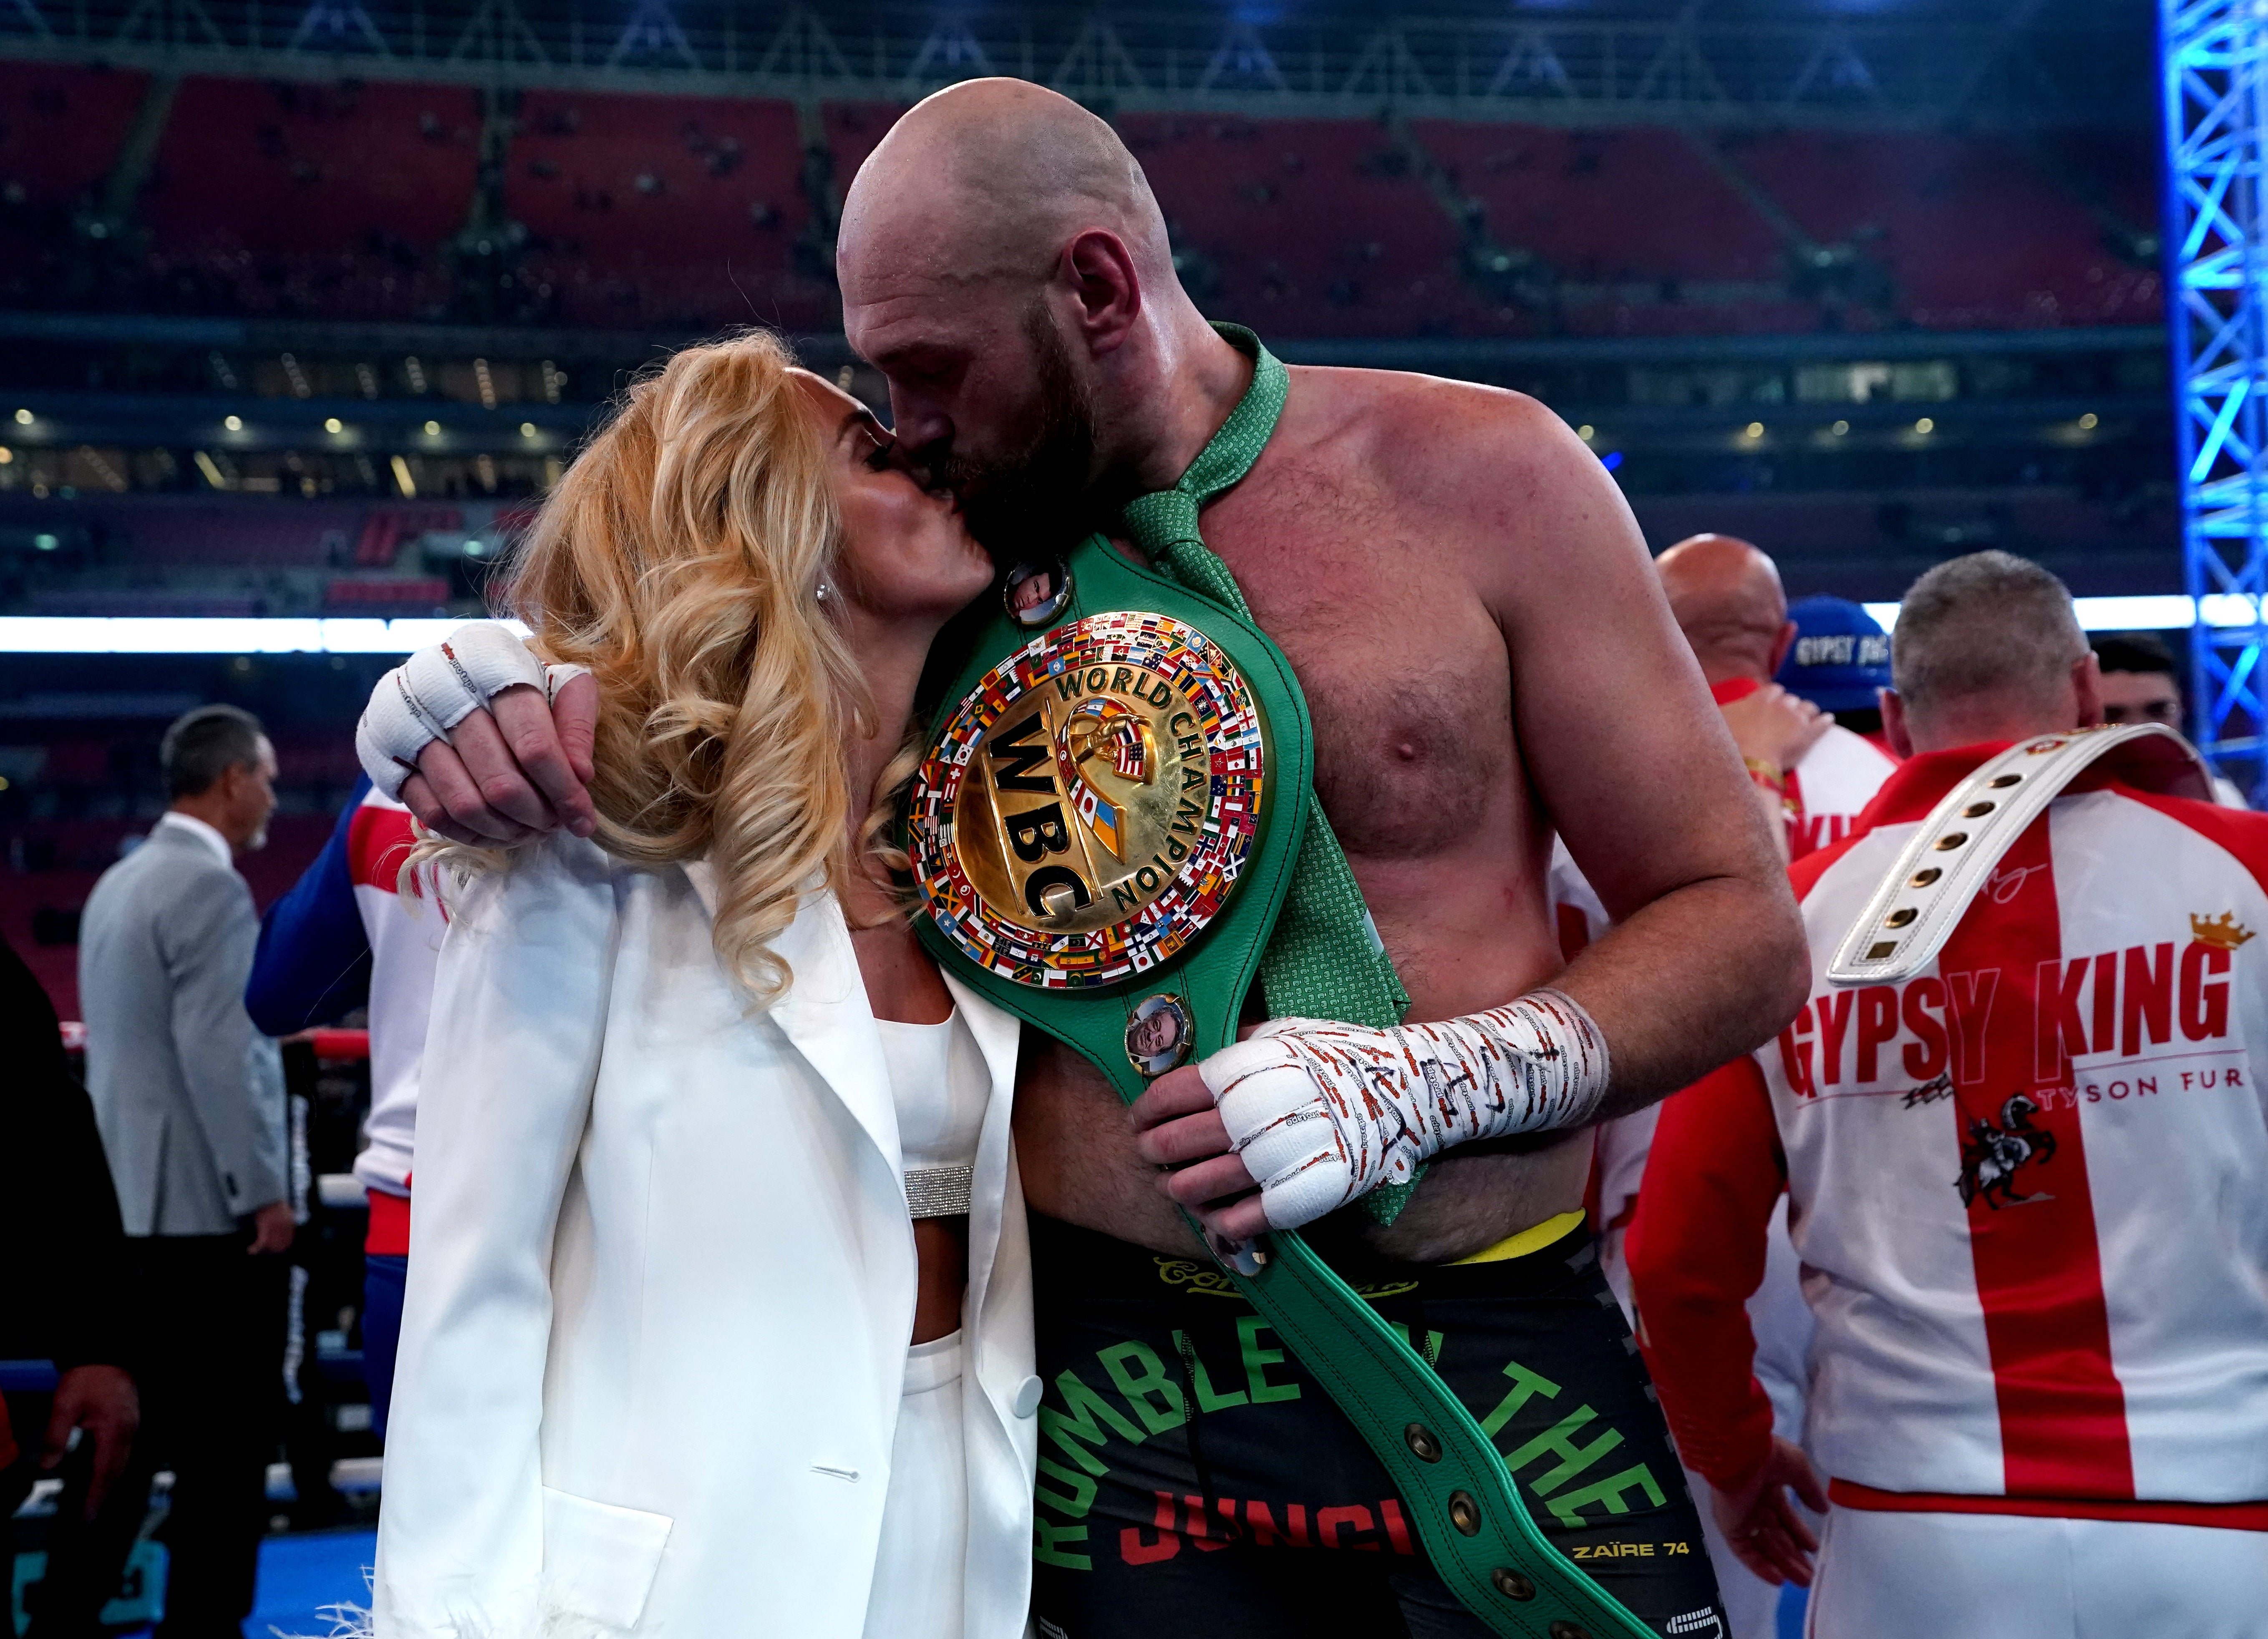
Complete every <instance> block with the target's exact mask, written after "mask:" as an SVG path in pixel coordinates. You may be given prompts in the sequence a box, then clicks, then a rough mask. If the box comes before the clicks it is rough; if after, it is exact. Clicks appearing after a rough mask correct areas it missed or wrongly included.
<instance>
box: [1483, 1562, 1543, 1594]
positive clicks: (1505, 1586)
mask: <svg viewBox="0 0 2268 1639" xmlns="http://www.w3.org/2000/svg"><path fill="white" fill-rule="evenodd" d="M1489 1581H1491V1583H1493V1584H1496V1591H1498V1592H1499V1593H1500V1594H1502V1595H1504V1597H1505V1598H1507V1599H1532V1598H1535V1584H1534V1583H1532V1582H1530V1581H1528V1578H1527V1577H1525V1576H1521V1574H1520V1573H1519V1572H1518V1571H1516V1570H1507V1569H1506V1568H1505V1567H1503V1566H1501V1565H1499V1566H1498V1567H1497V1568H1496V1569H1494V1570H1492V1571H1491V1572H1490V1573H1489Z"/></svg>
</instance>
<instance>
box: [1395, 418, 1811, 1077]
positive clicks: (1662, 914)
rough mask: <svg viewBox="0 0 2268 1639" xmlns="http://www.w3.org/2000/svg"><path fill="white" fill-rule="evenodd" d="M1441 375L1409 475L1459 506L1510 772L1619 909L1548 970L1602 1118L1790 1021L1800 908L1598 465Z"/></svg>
mask: <svg viewBox="0 0 2268 1639" xmlns="http://www.w3.org/2000/svg"><path fill="white" fill-rule="evenodd" d="M1458 390H1459V391H1460V392H1461V394H1463V395H1471V398H1470V399H1469V402H1470V403H1471V405H1472V407H1473V408H1474V410H1476V413H1475V414H1473V415H1471V416H1469V417H1468V418H1467V419H1466V421H1465V422H1464V423H1463V424H1462V428H1461V430H1460V432H1458V433H1457V434H1456V435H1455V436H1452V437H1446V438H1445V437H1441V436H1440V435H1439V434H1438V433H1437V435H1436V439H1435V443H1434V446H1433V449H1434V454H1433V455H1432V459H1431V460H1430V461H1428V463H1427V466H1426V469H1425V471H1423V472H1422V473H1420V474H1417V475H1413V476H1418V477H1419V478H1421V479H1425V480H1430V482H1431V483H1432V485H1433V486H1434V489H1435V492H1436V493H1437V494H1440V495H1445V496H1448V497H1452V498H1454V499H1453V500H1452V501H1451V503H1450V504H1451V505H1452V506H1455V507H1456V508H1458V510H1459V511H1460V512H1461V513H1462V525H1463V539H1464V541H1465V543H1466V547H1465V550H1468V551H1469V553H1470V554H1471V565H1472V572H1473V573H1474V575H1475V577H1476V581H1477V582H1478V584H1479V587H1480V588H1481V591H1482V594H1483V596H1484V598H1485V600H1486V601H1487V602H1488V604H1489V607H1490V608H1491V611H1492V612H1493V613H1494V615H1495V616H1496V619H1497V621H1498V624H1499V625H1500V626H1501V627H1502V629H1503V631H1504V633H1505V639H1506V649H1507V651H1508V652H1509V653H1510V656H1511V661H1512V698H1513V723H1514V727H1515V731H1516V733H1517V735H1518V738H1519V743H1520V749H1521V757H1522V760H1523V762H1524V763H1525V764H1526V766H1527V770H1528V777H1529V779H1530V780H1531V781H1532V782H1533V784H1534V786H1535V790H1536V792H1537V793H1538V794H1539V795H1540V797H1541V798H1542V801H1543V806H1544V808H1545V809H1546V811H1547V812H1548V814H1549V815H1550V819H1551V823H1552V824H1553V825H1554V827H1555V828H1556V829H1557V831H1559V833H1560V835H1561V836H1562V837H1563V838H1565V841H1566V844H1567V847H1568V851H1569V853H1571V854H1572V856H1573V858H1574V860H1575V863H1576V864H1577V865H1578V866H1579V867H1581V869H1582V871H1583V874H1584V875H1586V876H1587V878H1589V880H1590V882H1591V884H1592V886H1593V887H1594V889H1596V890H1597V891H1598V894H1599V897H1600V899H1601V900H1602V902H1603V903H1604V904H1605V906H1606V908H1607V911H1608V912H1609V914H1610V915H1611V916H1612V917H1613V918H1614V919H1615V921H1616V927H1613V928H1612V929H1611V930H1610V931H1609V932H1608V933H1607V934H1605V935H1604V936H1603V937H1602V938H1601V939H1599V940H1598V941H1596V942H1595V943H1594V944H1592V945H1590V946H1588V947H1587V949H1584V950H1582V951H1581V952H1580V953H1578V955H1577V956H1576V957H1575V958H1574V960H1573V961H1572V963H1569V965H1568V967H1567V969H1566V971H1565V972H1564V973H1562V974H1561V975H1560V976H1559V977H1558V978H1556V979H1555V980H1553V981H1552V982H1553V984H1554V985H1555V986H1556V987H1557V988H1558V989H1560V990H1562V991H1564V992H1565V993H1566V994H1568V995H1569V996H1571V997H1572V998H1573V999H1574V1000H1577V1001H1578V1002H1580V1003H1581V1004H1582V1006H1583V1007H1584V1008H1585V1009H1586V1010H1587V1011H1588V1013H1589V1014H1590V1015H1591V1016H1592V1018H1594V1020H1595V1021H1597V1023H1598V1026H1599V1029H1600V1030H1601V1032H1602V1034H1603V1035H1604V1036H1605V1037H1606V1040H1607V1043H1608V1045H1609V1048H1610V1049H1611V1051H1612V1053H1613V1057H1614V1085H1613V1087H1612V1088H1611V1089H1609V1093H1608V1095H1607V1097H1606V1099H1605V1101H1604V1102H1603V1104H1602V1105H1601V1107H1600V1110H1599V1115H1600V1116H1601V1118H1602V1119H1606V1118H1611V1117H1615V1116H1619V1115H1624V1114H1627V1113H1629V1112H1630V1111H1635V1110H1639V1109H1643V1108H1644V1107H1646V1105H1647V1104H1652V1103H1653V1102H1654V1101H1655V1100H1656V1099H1659V1098H1661V1097H1662V1096H1665V1095H1666V1094H1668V1093H1669V1092H1671V1091H1673V1090H1674V1089H1676V1088H1678V1087H1681V1086H1684V1085H1686V1084H1687V1083H1689V1082H1694V1081H1697V1080H1698V1079H1700V1078H1701V1077H1702V1076H1704V1075H1705V1074H1708V1073H1709V1072H1710V1071H1712V1070H1713V1069H1715V1068H1716V1067H1718V1066H1719V1065H1721V1064H1724V1063H1726V1062H1727V1061H1729V1060H1730V1059H1734V1058H1737V1057H1738V1056H1740V1055H1741V1054H1742V1053H1744V1052H1749V1050H1750V1049H1752V1048H1754V1047H1756V1045H1758V1044H1760V1043H1762V1042H1764V1041H1766V1040H1769V1039H1770V1038H1771V1036H1772V1035H1773V1034H1774V1033H1775V1032H1777V1031H1778V1030H1779V1029H1780V1028H1781V1027H1782V1026H1783V1025H1785V1024H1786V1023H1787V1021H1788V1020H1789V1018H1791V1017H1792V1016H1793V1014H1794V1012H1795V1009H1796V1008H1798V1007H1799V1006H1800V1005H1801V1003H1802V1000H1803V997H1804V993H1805V990H1806V987H1807V985H1808V972H1807V970H1806V960H1805V953H1804V950H1805V948H1804V938H1803V927H1802V922H1801V920H1800V918H1799V916H1798V914H1797V912H1796V906H1795V900H1794V897H1793V895H1792V894H1791V893H1790V892H1789V890H1788V885H1787V879H1786V873H1785V871H1784V868H1783V867H1782V866H1781V864H1780V861H1779V857H1778V850H1777V848H1776V847H1775V846H1774V844H1773V838H1772V836H1771V829H1770V827H1769V826H1768V825H1767V823H1765V820H1764V816H1763V814H1762V813H1761V812H1759V809H1758V806H1757V803H1756V797H1755V795H1754V793H1753V788H1752V786H1751V785H1750V782H1749V778H1748V775H1747V773H1746V772H1745V770H1743V768H1742V764H1741V759H1740V756H1739V754H1738V752H1737V751H1736V750H1735V749H1734V743H1733V739H1732V736H1731V735H1730V734H1729V733H1728V732H1727V728H1726V726H1725V720H1724V718H1723V716H1722V714H1721V713H1720V712H1719V711H1718V710H1717V707H1716V705H1715V704H1714V703H1713V702H1712V699H1711V698H1710V695H1709V691H1708V689H1707V687H1706V685H1705V683H1703V681H1702V677H1701V673H1700V668H1698V667H1697V665H1696V664H1695V663H1694V661H1693V657H1692V653H1691V651H1690V649H1689V648H1688V646H1687V645H1686V643H1685V640H1684V638H1683V636H1682V635H1681V634H1680V632H1679V631H1678V630H1677V627H1676V624H1675V622H1674V621H1673V620H1672V619H1671V617H1670V613H1669V608H1668V602H1667V601H1666V600H1665V599H1664V598H1663V596H1662V594H1661V587H1660V584H1659V582H1658V581H1657V580H1656V578H1655V576H1654V573H1653V565H1652V564H1651V563H1650V562H1649V560H1648V558H1647V556H1646V542H1645V539H1644V537H1643V536H1642V535H1640V534H1639V532H1638V523H1637V520H1635V519H1634V518H1633V517H1632V516H1631V511H1630V507H1629V506H1628V505H1627V503H1625V502H1624V499H1623V496H1622V492H1621V491H1620V490H1619V489H1618V488H1617V487H1616V484H1615V482H1614V480H1613V478H1612V477H1611V476H1609V474H1608V473H1607V471H1606V469H1604V468H1603V467H1602V466H1601V465H1600V463H1599V460H1598V458H1597V457H1596V456H1595V455H1594V454H1592V453H1591V451H1590V450H1589V449H1588V448H1587V447H1586V446H1584V445H1583V443H1582V442H1581V441H1580V440H1579V439H1577V438H1576V437H1575V436H1574V435H1573V433H1572V432H1569V431H1568V429H1567V428H1566V426H1565V425H1564V424H1563V423H1562V422H1561V421H1560V420H1559V419H1558V417H1556V416H1554V415H1552V414H1551V413H1550V411H1549V410H1545V409H1544V408H1543V406H1541V405H1540V404H1537V403H1535V402H1534V401H1532V400H1529V399H1526V398H1522V397H1521V396H1519V395H1515V394H1499V393H1487V394H1485V395H1483V394H1481V393H1479V391H1478V390H1477V389H1471V388H1464V389H1458Z"/></svg>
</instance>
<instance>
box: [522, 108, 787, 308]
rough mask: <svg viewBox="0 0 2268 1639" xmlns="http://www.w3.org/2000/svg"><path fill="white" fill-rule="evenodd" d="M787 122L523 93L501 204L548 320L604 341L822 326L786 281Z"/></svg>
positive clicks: (762, 112) (779, 112) (753, 113)
mask: <svg viewBox="0 0 2268 1639" xmlns="http://www.w3.org/2000/svg"><path fill="white" fill-rule="evenodd" d="M801 160H802V151H801V144H800V142H799V138H798V136H797V131H796V122H795V110H794V109H793V108H792V107H791V106H790V105H788V104H787V103H784V102H772V101H762V100H751V99H745V98H739V99H724V98H693V97H685V98H664V97H630V96H617V95H601V94H589V93H582V92H576V93H572V94H569V93H563V92H534V93H530V94H529V95H528V96H527V97H526V98H525V99H523V100H522V102H521V106H520V110H519V133H518V135H517V136H516V137H514V139H513V143H512V166H511V171H510V174H509V178H508V180H507V181H506V183H505V188H504V203H505V206H506V209H507V210H508V211H509V213H510V215H511V216H512V218H513V219H514V220H515V221H519V222H521V223H524V224H526V225H527V229H528V231H529V233H530V234H531V235H532V236H533V244H532V248H531V250H530V253H529V256H528V262H527V266H528V269H529V270H530V272H531V273H533V274H534V275H535V276H536V277H539V278H541V280H542V281H543V282H544V283H546V284H549V285H551V286H552V288H553V291H554V292H556V309H555V311H556V316H557V317H559V318H560V319H563V320H565V321H571V322H575V323H582V324H596V325H603V326H608V327H610V328H615V329H646V328H663V327H666V328H672V329H703V328H706V327H709V326H712V325H718V324H731V323H748V322H751V321H762V322H766V323H774V324H782V325H784V326H786V327H788V328H790V329H807V328H810V327H812V326H814V325H815V324H818V323H822V322H824V321H825V319H826V316H827V313H828V291H827V287H826V286H825V285H824V284H823V283H821V281H819V280H817V279H815V278H814V277H811V276H810V275H808V274H799V273H798V272H797V270H796V267H795V261H794V245H795V240H796V236H797V234H798V233H800V232H802V230H803V228H804V227H805V225H806V224H807V223H808V222H809V220H810V217H811V210H810V206H809V204H808V203H806V199H805V197H804V196H803V194H802V192H801V190H800V188H799V179H798V171H799V166H800V164H801Z"/></svg>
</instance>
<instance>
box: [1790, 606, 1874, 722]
mask: <svg viewBox="0 0 2268 1639" xmlns="http://www.w3.org/2000/svg"><path fill="white" fill-rule="evenodd" d="M1787 617H1788V618H1789V619H1790V620H1792V621H1793V622H1794V623H1795V641H1794V643H1793V644H1792V645H1791V646H1789V648H1788V651H1787V659H1786V660H1785V661H1781V662H1780V668H1779V676H1777V677H1775V678H1773V679H1772V681H1773V682H1774V683H1778V684H1779V686H1780V687H1781V688H1783V689H1785V690H1787V691H1788V692H1789V693H1790V694H1798V695H1801V696H1802V697H1803V698H1805V699H1807V700H1808V701H1810V702H1811V703H1812V704H1813V705H1815V706H1817V707H1818V708H1819V709H1820V710H1821V711H1823V712H1865V711H1871V710H1873V709H1874V706H1875V705H1877V704H1879V702H1878V701H1877V700H1876V698H1875V695H1874V690H1877V689H1887V688H1889V686H1890V639H1889V634H1888V633H1887V632H1885V631H1883V630H1882V628H1881V623H1880V622H1879V621H1877V620H1876V619H1875V618H1874V616H1872V615H1869V614H1868V613H1867V611H1866V609H1864V608H1862V607H1861V606H1859V604H1856V603H1853V602H1851V600H1850V599H1848V598H1839V597H1808V598H1800V599H1798V600H1797V601H1796V602H1793V603H1791V604H1789V605H1788V609H1787Z"/></svg>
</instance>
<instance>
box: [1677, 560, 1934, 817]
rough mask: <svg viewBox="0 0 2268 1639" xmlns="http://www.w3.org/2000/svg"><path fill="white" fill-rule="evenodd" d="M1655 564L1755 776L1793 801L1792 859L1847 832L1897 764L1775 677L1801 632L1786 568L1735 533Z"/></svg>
mask: <svg viewBox="0 0 2268 1639" xmlns="http://www.w3.org/2000/svg"><path fill="white" fill-rule="evenodd" d="M1653 566H1654V569H1655V572H1657V573H1659V574H1660V575H1661V589H1662V591H1663V593H1664V594H1666V595H1667V596H1668V599H1669V609H1670V613H1671V614H1673V615H1675V616H1676V617H1677V625H1678V630H1680V631H1683V632H1684V634H1685V640H1686V642H1688V643H1690V644H1691V645H1692V646H1693V658H1694V659H1695V660H1697V661H1700V662H1701V675H1702V676H1705V677H1706V678H1707V679H1708V680H1709V690H1710V692H1711V693H1712V694H1713V695H1714V696H1715V697H1716V700H1717V704H1718V705H1719V707H1720V708H1721V709H1722V710H1723V712H1724V713H1725V721H1726V726H1727V727H1729V728H1730V729H1731V730H1732V731H1733V739H1734V742H1735V743H1736V744H1738V745H1739V746H1740V748H1741V753H1742V758H1743V760H1744V761H1745V762H1746V763H1747V764H1748V768H1749V775H1750V777H1751V778H1752V779H1755V780H1756V782H1757V783H1758V785H1759V786H1764V787H1765V788H1767V789H1769V790H1771V791H1772V792H1773V793H1774V794H1776V795H1778V797H1780V798H1781V799H1783V800H1784V803H1783V806H1784V808H1785V811H1786V820H1787V843H1788V855H1789V858H1790V859H1791V860H1800V859H1801V858H1803V857H1804V855H1806V854H1808V853H1813V852H1814V851H1815V850H1817V849H1820V848H1823V847H1825V846H1826V845H1828V844H1830V843H1831V842H1839V841H1840V840H1842V838H1844V837H1845V836H1847V835H1848V834H1849V833H1850V830H1851V825H1852V821H1853V820H1855V819H1856V818H1857V817H1858V816H1859V810H1860V809H1861V808H1865V807H1866V806H1867V802H1868V801H1870V800H1871V799H1872V798H1873V796H1874V793H1875V792H1876V791H1878V790H1880V789H1881V785H1882V782H1883V781H1884V780H1886V779H1889V777H1890V771H1891V770H1892V769H1894V768H1896V766H1897V764H1896V763H1895V762H1893V761H1892V760H1891V759H1890V758H1889V757H1886V756H1884V755H1883V754H1882V752H1881V751H1880V750H1878V749H1876V748H1875V747H1874V744H1873V743H1872V742H1869V741H1867V740H1866V739H1865V738H1863V737H1862V736H1860V735H1855V734H1852V732H1851V731H1850V730H1849V729H1847V728H1845V727H1841V726H1840V725H1838V724H1837V723H1836V722H1835V721H1834V720H1832V719H1830V718H1829V717H1828V716H1827V715H1826V714H1825V713H1824V712H1821V711H1820V710H1819V709H1818V708H1817V707H1816V706H1814V705H1811V704H1810V703H1809V702H1808V701H1805V700H1802V699H1800V698H1798V697H1796V696H1795V695H1793V694H1790V693H1788V692H1787V690H1785V689H1783V688H1781V687H1780V686H1779V685H1778V683H1774V682H1773V681H1772V677H1773V675H1774V674H1775V673H1777V672H1778V670H1779V668H1780V663H1781V662H1782V661H1785V660H1786V658H1787V654H1788V650H1789V649H1790V648H1791V647H1793V646H1794V643H1795V641H1796V635H1797V634H1796V629H1795V623H1794V622H1793V621H1792V620H1790V619H1789V618H1788V617H1787V594H1786V591H1784V590H1783V589H1782V587H1781V586H1780V579H1779V566H1778V565H1777V564H1775V563H1773V562H1772V560H1771V558H1770V557H1766V556H1765V555H1764V553H1763V552H1762V551H1760V550H1757V549H1756V547H1755V546H1752V545H1751V544H1749V543H1748V542H1746V541H1743V540H1741V539H1740V538H1739V537H1737V536H1734V535H1689V536H1688V537H1686V538H1685V539H1684V540H1683V541H1680V542H1679V543H1677V544H1676V545H1675V546H1673V547H1671V548H1670V549H1669V550H1668V551H1666V552H1664V553H1662V555H1661V557H1658V558H1656V559H1655V560H1654V565H1653Z"/></svg>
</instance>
